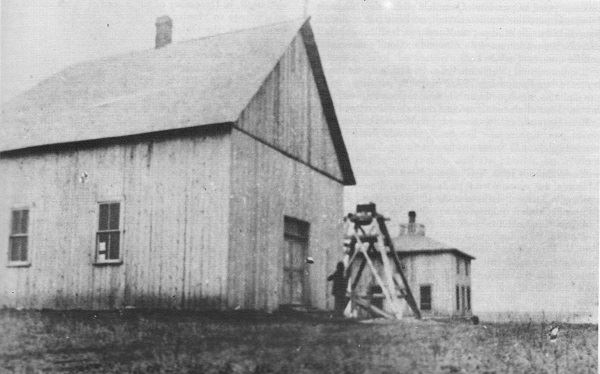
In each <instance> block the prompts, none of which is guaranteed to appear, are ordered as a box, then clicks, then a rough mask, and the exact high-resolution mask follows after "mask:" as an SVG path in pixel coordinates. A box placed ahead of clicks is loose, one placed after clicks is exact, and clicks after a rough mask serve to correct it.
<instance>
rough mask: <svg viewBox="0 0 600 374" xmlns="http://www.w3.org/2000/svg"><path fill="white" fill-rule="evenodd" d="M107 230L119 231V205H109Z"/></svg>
mask: <svg viewBox="0 0 600 374" xmlns="http://www.w3.org/2000/svg"><path fill="white" fill-rule="evenodd" d="M108 216H109V225H108V227H109V229H110V230H118V229H119V203H114V204H110V213H109V215H108Z"/></svg>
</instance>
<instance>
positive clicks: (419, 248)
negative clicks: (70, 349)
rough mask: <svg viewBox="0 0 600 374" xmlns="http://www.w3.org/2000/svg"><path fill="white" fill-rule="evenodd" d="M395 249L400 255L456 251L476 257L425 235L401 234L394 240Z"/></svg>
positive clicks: (456, 253) (462, 254) (463, 255)
mask: <svg viewBox="0 0 600 374" xmlns="http://www.w3.org/2000/svg"><path fill="white" fill-rule="evenodd" d="M392 241H393V243H394V249H395V250H396V252H397V253H398V254H400V255H417V254H436V253H454V254H455V255H457V256H462V257H466V258H470V259H472V260H474V259H475V257H473V256H471V255H469V254H467V253H465V252H463V251H460V250H458V249H456V248H453V247H451V246H449V245H446V244H444V243H442V242H438V241H437V240H433V239H431V238H429V237H427V236H425V235H399V236H397V237H395V238H394V239H393V240H392Z"/></svg>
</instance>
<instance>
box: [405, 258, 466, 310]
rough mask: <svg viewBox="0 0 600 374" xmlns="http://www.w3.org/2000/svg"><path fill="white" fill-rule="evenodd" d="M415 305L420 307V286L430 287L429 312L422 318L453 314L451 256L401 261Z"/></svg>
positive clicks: (453, 270) (453, 263)
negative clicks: (430, 307)
mask: <svg viewBox="0 0 600 374" xmlns="http://www.w3.org/2000/svg"><path fill="white" fill-rule="evenodd" d="M401 262H402V263H403V265H404V268H405V272H406V274H405V275H406V277H407V279H408V282H409V286H410V288H411V291H412V292H413V296H414V297H415V301H416V302H417V305H420V302H419V301H420V294H419V291H420V286H421V285H428V284H429V285H431V286H432V288H431V301H432V310H431V312H426V311H422V312H421V313H422V314H423V316H425V317H426V316H450V315H452V314H453V313H454V310H453V308H454V307H453V305H454V304H453V303H454V283H453V281H454V280H455V277H454V275H455V269H456V268H455V267H454V266H455V262H454V255H452V254H449V253H447V254H419V255H410V256H407V257H404V258H402V259H401Z"/></svg>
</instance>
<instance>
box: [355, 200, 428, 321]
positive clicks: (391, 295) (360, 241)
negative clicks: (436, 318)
mask: <svg viewBox="0 0 600 374" xmlns="http://www.w3.org/2000/svg"><path fill="white" fill-rule="evenodd" d="M344 219H345V220H346V221H349V223H350V224H351V225H353V230H352V236H351V238H350V242H349V243H347V245H348V247H349V249H348V255H349V257H350V259H349V262H348V266H347V268H346V277H347V279H348V286H349V289H348V296H349V298H350V302H349V305H348V307H347V308H346V309H347V310H350V311H353V310H354V309H355V307H360V308H362V309H364V310H366V311H367V312H369V313H370V314H373V315H378V316H381V317H384V318H400V316H401V311H400V310H396V311H394V313H389V312H387V311H384V310H382V309H381V308H379V307H377V306H375V305H373V304H372V300H373V298H374V296H375V295H359V294H358V293H357V292H356V288H357V286H358V283H359V281H360V278H361V276H362V273H363V271H364V269H365V267H367V266H368V267H369V269H370V270H371V273H372V275H373V278H374V280H375V282H376V283H377V285H378V286H379V287H380V289H381V293H382V295H377V296H375V297H378V298H381V297H382V296H383V298H385V299H387V300H388V302H389V305H390V306H392V308H394V306H395V305H398V304H397V302H396V301H395V300H399V299H405V300H406V302H407V304H408V306H409V307H410V309H411V310H412V312H413V314H414V316H415V317H416V318H417V319H420V318H421V312H420V311H419V308H418V307H417V303H416V301H415V298H414V297H413V294H412V291H411V289H410V286H409V285H408V281H407V280H406V276H405V275H404V272H403V271H402V264H401V263H400V259H399V258H398V254H397V253H396V251H395V249H394V244H393V242H392V240H391V238H390V234H389V231H388V229H387V226H386V224H385V221H386V220H387V219H386V218H385V217H384V216H382V215H380V214H378V213H377V211H376V207H375V204H374V203H369V204H359V205H357V207H356V214H352V213H350V214H348V216H346V217H345V218H344ZM374 222H375V223H376V225H374ZM366 227H368V228H370V229H373V228H375V229H376V230H375V231H374V232H373V231H372V230H371V231H369V232H366V231H365V228H366ZM388 257H391V259H392V262H393V264H394V269H395V273H392V274H388V272H391V268H392V267H391V264H389V258H388ZM359 258H360V260H361V262H360V265H359V267H358V269H357V270H356V271H355V272H354V273H353V272H352V264H353V263H354V262H355V261H358V260H359ZM375 262H379V263H380V266H381V267H382V268H383V272H384V275H385V278H386V279H387V282H386V281H385V280H384V279H382V278H381V276H380V275H379V273H378V271H377V268H376V267H375ZM398 278H399V279H398ZM396 286H397V287H396Z"/></svg>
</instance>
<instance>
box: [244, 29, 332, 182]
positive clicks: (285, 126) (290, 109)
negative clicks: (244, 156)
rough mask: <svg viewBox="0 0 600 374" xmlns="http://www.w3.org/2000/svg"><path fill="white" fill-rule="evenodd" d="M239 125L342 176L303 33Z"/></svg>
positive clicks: (267, 141)
mask: <svg viewBox="0 0 600 374" xmlns="http://www.w3.org/2000/svg"><path fill="white" fill-rule="evenodd" d="M237 125H238V126H239V127H240V129H242V130H244V131H246V132H248V133H250V134H252V135H253V136H255V137H257V138H259V139H261V140H262V141H265V142H266V143H268V144H270V145H272V146H274V147H275V148H277V149H280V150H282V151H284V152H285V153H287V154H289V155H291V156H293V157H295V158H297V159H299V160H301V161H303V162H305V163H307V164H309V165H311V166H312V167H314V168H316V169H318V170H320V171H322V172H324V173H326V174H327V175H330V176H332V177H333V178H335V179H337V180H342V179H343V176H342V172H341V169H340V164H339V161H338V158H337V153H336V150H335V147H334V145H333V141H332V137H331V133H330V130H329V126H328V125H327V121H326V118H325V114H324V112H323V107H322V105H321V99H320V97H319V93H318V90H317V85H316V83H315V79H314V76H313V71H312V68H311V65H310V63H309V60H308V56H307V52H306V48H305V46H304V40H303V37H302V35H301V34H298V35H297V36H296V37H295V38H294V40H293V41H292V43H291V44H290V46H289V47H288V49H287V50H286V52H285V53H284V55H283V56H282V57H281V59H280V60H279V62H278V63H277V65H276V66H275V68H274V69H273V71H272V72H271V73H270V74H269V76H268V77H267V78H266V80H265V82H264V83H263V85H262V86H261V87H260V89H259V90H258V92H257V93H256V95H255V96H254V98H253V99H252V100H251V102H250V103H249V105H248V106H247V107H246V109H244V110H243V111H242V114H241V116H240V119H239V121H238V122H237Z"/></svg>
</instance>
